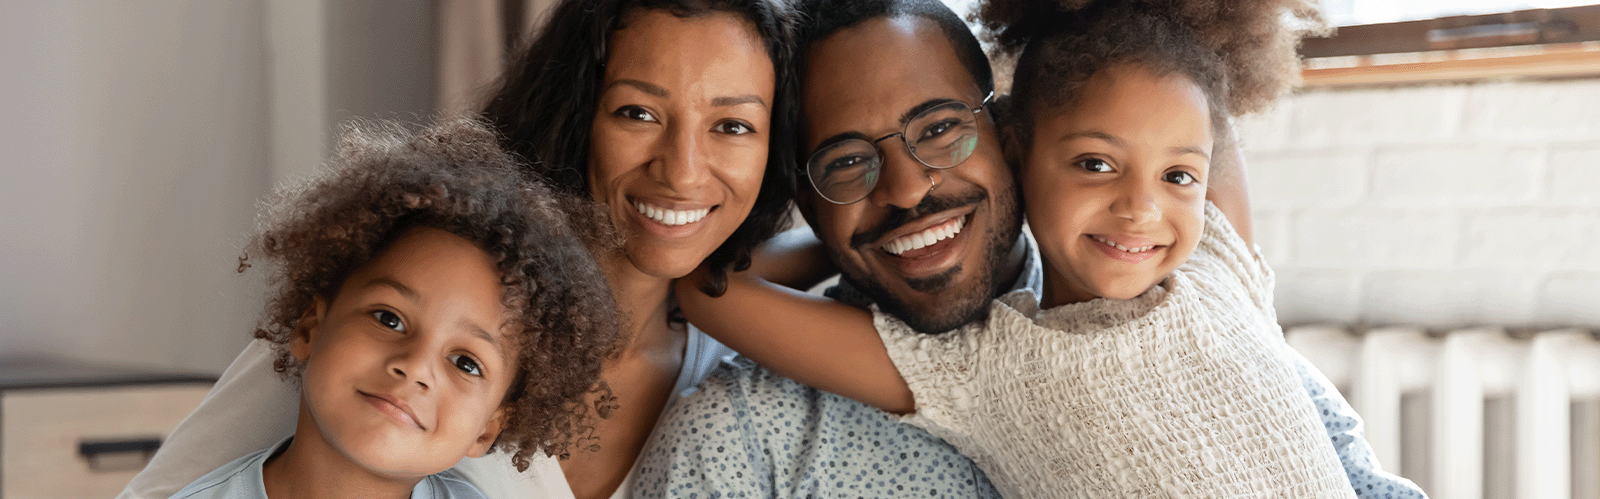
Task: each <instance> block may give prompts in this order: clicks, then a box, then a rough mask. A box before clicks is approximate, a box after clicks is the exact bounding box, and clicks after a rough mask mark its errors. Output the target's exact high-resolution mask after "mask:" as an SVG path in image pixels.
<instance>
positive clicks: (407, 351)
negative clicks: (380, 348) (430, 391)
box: [388, 340, 433, 389]
mask: <svg viewBox="0 0 1600 499" xmlns="http://www.w3.org/2000/svg"><path fill="white" fill-rule="evenodd" d="M420 343H421V342H418V341H414V340H413V341H407V342H405V344H403V345H402V347H401V348H399V349H398V351H396V352H395V353H394V355H391V356H390V357H389V361H388V368H389V375H390V376H394V377H396V378H399V379H401V380H405V381H408V382H413V383H416V384H417V385H419V386H421V387H422V388H423V389H427V388H429V387H430V386H432V385H433V367H432V363H430V362H428V358H427V355H426V354H424V352H425V351H426V350H428V349H427V348H424V345H421V344H420Z"/></svg>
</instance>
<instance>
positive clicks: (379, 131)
mask: <svg viewBox="0 0 1600 499" xmlns="http://www.w3.org/2000/svg"><path fill="white" fill-rule="evenodd" d="M523 172H524V170H523V167H522V166H520V165H519V164H518V163H517V162H516V161H515V160H514V159H513V157H512V156H511V155H509V154H506V153H505V152H503V151H502V150H501V149H500V147H499V138H498V137H497V136H496V135H495V134H494V132H492V131H490V130H489V128H487V126H486V125H485V124H483V123H481V122H479V121H476V120H473V119H469V118H456V119H449V120H444V121H441V122H438V123H437V124H434V125H431V126H428V127H426V128H421V129H416V128H414V127H407V126H405V125H401V124H398V123H394V122H356V123H352V124H348V125H346V126H345V127H344V131H343V133H342V134H341V136H340V140H339V148H338V152H337V155H336V157H335V158H334V159H333V161H332V164H331V165H330V166H329V167H326V168H323V169H321V170H320V171H319V173H318V174H317V175H315V176H313V177H310V178H307V179H305V180H303V181H302V182H300V183H298V184H293V185H288V186H286V187H285V188H283V189H281V190H280V191H279V192H277V193H276V194H275V195H274V196H273V197H271V198H269V199H268V200H267V201H266V202H264V203H263V204H264V210H263V214H262V215H261V217H260V219H259V225H260V229H259V233H258V234H257V235H256V236H255V237H254V239H253V240H252V241H251V243H250V246H249V249H247V250H246V253H245V256H244V257H241V258H240V262H239V263H240V265H239V271H241V272H243V271H244V270H245V269H246V268H248V267H249V266H250V265H249V263H248V261H249V260H251V259H254V258H265V259H267V260H269V261H271V262H273V263H276V264H277V265H275V266H273V268H272V270H271V271H270V273H269V274H268V284H269V288H270V289H269V299H268V302H267V307H266V316H265V318H263V320H262V324H261V325H260V327H258V328H257V329H256V330H255V336H256V337H257V338H261V339H265V340H268V341H271V342H273V343H275V344H276V350H277V353H278V357H277V360H276V361H275V362H274V366H273V367H274V368H275V369H277V370H278V372H279V373H280V374H282V375H284V376H298V375H299V373H300V372H301V369H302V368H303V366H302V365H300V363H299V362H298V361H297V360H296V359H295V358H294V357H293V356H291V355H290V354H289V351H288V343H289V340H290V337H291V335H292V334H293V332H294V330H295V327H296V326H297V324H298V323H299V321H300V318H301V316H302V314H304V313H305V312H306V311H307V310H309V309H311V307H313V306H314V303H315V300H316V299H318V298H319V297H320V298H322V299H324V300H332V299H333V295H334V294H335V293H336V292H337V291H338V289H339V286H340V285H341V284H342V283H343V282H344V280H345V278H346V277H347V276H349V275H350V274H351V273H352V272H353V271H354V270H355V269H357V268H358V267H360V266H362V265H365V264H366V263H367V262H370V261H372V259H373V258H374V257H376V256H377V255H378V254H379V253H380V252H382V251H383V250H384V249H385V248H386V247H387V246H388V245H389V244H391V243H392V242H394V241H395V240H396V239H398V238H399V237H401V236H402V235H403V234H404V233H406V232H407V231H409V230H411V229H415V228H418V227H432V228H437V229H442V230H445V231H448V232H450V233H453V234H455V235H457V236H460V237H462V238H465V239H467V240H470V241H472V242H473V243H475V244H477V246H478V247H479V248H481V249H483V250H484V252H486V253H488V254H489V256H490V258H491V259H492V260H493V261H494V262H495V266H496V268H497V270H498V271H499V274H500V278H501V283H502V284H503V285H504V291H503V295H502V298H501V300H502V305H504V306H505V309H506V311H507V314H508V315H507V317H506V322H505V324H506V325H507V327H508V328H510V329H509V330H508V331H509V334H510V336H511V338H512V340H513V341H512V345H513V348H514V350H513V351H514V352H516V354H517V359H518V362H519V364H518V368H519V369H518V374H517V378H516V379H515V380H514V381H513V383H512V386H511V389H510V390H509V391H508V392H507V393H506V397H505V399H504V401H503V403H502V404H503V407H505V409H506V410H507V418H506V426H505V429H504V430H503V431H502V432H501V433H500V437H499V439H498V440H497V441H496V442H495V448H496V449H500V450H505V451H508V452H511V453H512V461H513V462H514V463H515V464H516V466H517V468H518V469H519V470H520V469H526V468H527V466H528V457H529V456H530V455H532V453H533V452H534V451H536V450H542V451H543V452H544V453H546V454H548V455H564V454H566V453H567V452H568V447H569V445H574V444H578V443H580V442H583V443H587V441H590V440H592V439H593V427H594V422H595V419H596V418H597V417H598V418H604V417H605V416H606V415H607V414H606V413H607V412H609V408H608V407H607V405H606V404H607V403H608V400H609V399H610V397H608V392H609V391H608V389H607V388H606V387H605V385H604V383H603V382H601V381H600V368H601V362H602V361H603V360H604V359H606V358H608V357H610V356H612V355H613V354H614V352H616V349H617V348H618V346H617V345H618V344H619V341H618V339H619V334H621V333H620V329H619V327H618V311H617V306H616V302H615V300H614V299H613V298H612V295H611V291H610V288H609V286H608V285H607V282H606V279H605V275H604V274H603V273H602V271H601V270H600V269H599V267H598V266H597V264H596V258H595V257H596V254H600V253H605V252H615V251H617V248H618V246H619V242H618V240H617V237H616V235H615V234H613V233H612V232H611V231H612V229H611V224H610V223H609V222H608V221H607V219H606V218H605V215H604V213H603V212H602V211H601V210H600V209H599V207H598V206H596V205H595V204H594V203H593V202H590V201H586V200H582V199H580V198H576V197H574V196H570V195H565V194H558V193H556V192H554V191H552V190H551V189H549V188H547V187H545V186H544V185H543V184H541V183H538V182H535V181H533V180H532V179H530V178H529V177H527V176H526V175H527V174H526V173H523ZM596 392H598V394H597V395H596V396H594V397H593V398H592V399H594V400H599V401H601V402H599V403H595V404H591V403H589V402H587V400H591V394H594V393H596Z"/></svg>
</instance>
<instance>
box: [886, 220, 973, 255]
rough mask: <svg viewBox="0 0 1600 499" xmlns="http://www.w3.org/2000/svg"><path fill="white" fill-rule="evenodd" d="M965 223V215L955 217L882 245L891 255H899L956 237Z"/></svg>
mask: <svg viewBox="0 0 1600 499" xmlns="http://www.w3.org/2000/svg"><path fill="white" fill-rule="evenodd" d="M965 224H966V218H965V217H956V218H953V219H951V221H950V222H946V223H942V224H939V225H937V226H934V227H929V228H927V229H924V230H923V231H922V232H918V233H915V234H907V235H904V236H900V237H897V238H894V240H892V241H889V242H888V243H885V244H884V245H883V250H884V251H887V252H889V254H891V255H895V256H900V254H902V253H905V252H907V251H911V250H915V249H922V248H926V247H928V246H930V245H932V244H933V243H937V242H939V241H943V240H945V239H950V238H952V237H956V234H960V233H961V228H962V226H963V225H965Z"/></svg>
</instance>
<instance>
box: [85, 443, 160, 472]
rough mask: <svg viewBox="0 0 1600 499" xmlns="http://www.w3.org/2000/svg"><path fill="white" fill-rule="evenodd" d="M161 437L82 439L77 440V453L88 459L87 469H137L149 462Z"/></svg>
mask: <svg viewBox="0 0 1600 499" xmlns="http://www.w3.org/2000/svg"><path fill="white" fill-rule="evenodd" d="M159 448H161V437H138V438H132V439H123V440H84V441H80V442H78V455H80V456H83V458H84V459H85V460H88V461H89V469H90V470H92V471H95V472H99V473H105V472H115V471H138V470H142V469H144V465H146V464H149V463H150V458H151V457H152V456H155V454H156V449H159Z"/></svg>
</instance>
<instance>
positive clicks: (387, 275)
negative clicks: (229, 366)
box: [289, 228, 517, 478]
mask: <svg viewBox="0 0 1600 499" xmlns="http://www.w3.org/2000/svg"><path fill="white" fill-rule="evenodd" d="M502 292H503V286H501V284H500V274H499V272H498V271H497V270H496V269H495V266H494V262H493V261H492V260H490V258H489V255H488V254H487V253H484V251H483V250H481V249H479V248H478V247H477V246H476V245H474V244H473V243H472V242H471V241H468V240H466V239H463V238H461V237H460V236H457V235H455V234H452V233H450V232H446V231H443V230H438V229H431V228H418V229H414V230H411V231H409V232H407V233H406V234H405V235H404V236H401V237H400V238H399V239H398V240H396V241H395V242H394V243H393V244H392V245H391V246H389V248H388V249H386V250H384V251H383V252H382V253H379V254H378V255H377V257H376V258H374V259H373V260H372V261H371V262H369V263H367V264H366V265H363V266H361V267H360V268H357V269H356V271H355V272H352V273H351V274H350V277H348V278H346V279H345V282H344V283H343V284H342V285H340V287H339V290H338V292H337V294H335V295H334V297H333V300H332V301H328V302H324V301H321V300H318V303H317V307H316V308H315V309H314V310H312V311H310V312H308V313H307V315H306V318H303V319H302V320H301V324H300V328H299V329H297V330H296V331H295V333H294V336H293V337H292V338H291V339H290V343H289V351H290V353H292V354H294V356H295V357H296V358H299V359H300V360H302V361H304V362H306V369H305V372H304V378H303V379H304V385H303V389H302V391H301V400H302V402H301V404H300V427H301V428H300V430H299V431H297V433H296V439H295V442H294V445H310V446H311V447H309V448H310V449H317V450H316V452H318V453H322V452H326V451H332V452H333V453H336V454H338V455H340V456H343V459H344V460H348V461H352V462H354V463H355V464H356V465H358V466H359V467H360V468H361V469H364V470H366V471H367V472H369V473H372V474H375V475H378V476H383V477H389V478H416V477H420V476H424V475H429V474H433V473H438V472H440V471H444V470H446V469H448V468H450V467H451V466H454V465H455V464H456V462H457V461H460V460H461V458H462V457H463V456H481V455H483V454H484V453H485V452H487V451H488V450H489V447H490V446H491V445H492V444H493V443H494V440H495V437H497V436H499V434H500V428H501V427H502V426H503V423H504V414H505V413H504V411H503V410H502V409H501V401H502V400H503V399H504V398H505V395H506V391H507V390H508V389H510V387H511V384H512V381H513V380H514V378H515V376H516V372H517V365H516V358H515V355H514V354H513V353H512V352H515V350H514V344H513V343H512V342H511V341H510V338H509V337H508V336H507V335H506V331H505V329H504V328H503V327H502V326H501V325H502V323H504V322H505V309H504V307H503V306H501V305H500V297H501V294H502ZM307 430H309V431H307ZM302 441H304V442H302Z"/></svg>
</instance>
